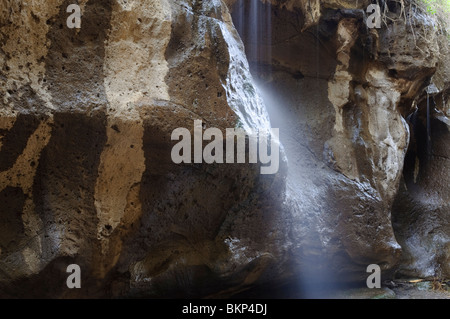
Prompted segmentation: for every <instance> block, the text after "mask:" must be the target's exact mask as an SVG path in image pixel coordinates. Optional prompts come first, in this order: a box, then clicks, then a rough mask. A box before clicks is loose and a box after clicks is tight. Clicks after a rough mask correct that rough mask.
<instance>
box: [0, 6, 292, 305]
mask: <svg viewBox="0 0 450 319" xmlns="http://www.w3.org/2000/svg"><path fill="white" fill-rule="evenodd" d="M5 5H6V7H2V12H1V21H2V23H1V25H2V30H1V31H2V32H1V40H0V43H1V48H2V51H1V52H2V71H1V75H2V76H1V81H2V86H1V87H2V91H1V93H2V107H1V119H0V123H1V137H2V138H1V144H0V146H1V156H0V159H1V160H0V162H1V180H0V183H1V184H0V187H1V189H0V194H1V195H0V196H1V198H2V205H1V219H2V224H1V227H2V229H1V233H2V235H1V242H0V247H1V248H0V249H1V251H0V254H1V255H0V257H1V258H0V269H1V272H0V273H1V276H0V286H1V290H0V291H1V292H0V294H1V295H2V296H42V297H56V296H59V297H77V296H78V297H79V296H83V297H93V296H126V295H128V296H143V295H146V296H153V297H155V296H156V297H163V296H174V297H176V296H205V295H208V294H216V293H219V292H220V291H222V290H227V289H229V292H228V293H227V294H231V293H232V292H233V291H235V290H239V289H242V288H241V286H242V287H245V286H247V285H249V284H251V283H252V282H253V281H255V280H256V279H257V278H258V277H259V275H261V274H262V273H264V272H265V271H266V268H267V267H268V265H270V264H273V263H274V260H275V258H276V255H277V253H278V250H279V249H278V248H277V245H274V244H271V242H273V241H274V240H275V239H274V238H276V236H272V238H267V236H266V235H267V233H269V232H270V231H273V225H274V224H273V223H271V222H270V221H271V219H272V218H276V217H273V216H272V214H273V212H272V210H271V209H270V207H271V206H274V205H275V206H276V202H277V201H276V200H275V201H272V200H270V198H271V197H273V196H275V197H281V196H280V195H279V194H282V193H283V188H284V186H283V185H284V184H283V169H281V170H280V174H278V175H274V176H271V177H267V178H264V177H261V176H259V166H258V165H256V164H252V165H250V164H238V165H206V164H192V165H188V164H186V165H176V164H174V163H173V162H172V160H171V157H170V154H171V148H172V146H173V144H175V142H172V141H171V133H172V131H173V130H174V129H175V128H178V127H186V128H188V129H189V130H191V131H192V130H193V124H194V120H196V119H201V120H202V121H203V123H204V125H205V127H204V128H207V127H218V128H221V129H225V128H233V127H236V126H238V125H239V126H240V127H243V128H244V129H247V130H248V129H256V130H258V129H266V128H268V127H269V121H268V116H267V113H266V111H265V109H264V107H263V105H262V102H261V100H260V98H259V97H258V95H257V91H256V89H255V88H254V87H253V83H252V79H251V77H250V74H249V71H248V65H247V61H246V59H245V56H244V54H243V48H242V43H241V41H240V39H239V37H238V35H237V33H236V31H235V30H234V28H233V26H232V24H231V22H230V21H231V18H230V17H229V14H228V9H227V8H226V6H225V5H224V4H222V3H221V2H220V1H208V2H205V3H204V4H201V3H197V2H193V1H159V0H158V1H151V2H150V3H149V2H148V1H147V2H145V3H144V2H143V1H134V2H128V3H127V2H123V1H112V0H111V1H110V0H104V1H82V3H81V4H80V6H81V9H82V13H83V15H82V26H81V28H80V29H69V28H67V26H66V19H67V16H68V14H67V13H66V8H67V6H68V5H69V1H53V2H46V3H45V5H37V4H35V3H32V4H27V3H23V4H21V3H18V2H17V1H8V2H7V3H6V4H5ZM26 37H29V38H28V40H27V41H25V40H24V39H25V38H26ZM242 87H246V88H247V90H246V91H243V90H241V88H242ZM273 184H274V185H273ZM277 185H278V186H277ZM273 187H275V188H273ZM264 198H265V199H264ZM247 218H250V220H251V221H252V223H254V224H256V225H260V227H258V226H256V225H255V227H258V228H259V229H266V231H264V232H262V233H258V234H254V236H257V237H258V238H256V239H254V241H253V240H251V239H249V236H245V237H240V236H239V235H240V233H244V234H245V233H246V231H247V230H243V229H242V226H241V225H240V224H241V223H243V221H242V220H243V219H247ZM278 231H279V230H278ZM252 233H253V232H252ZM261 236H262V237H261ZM253 242H257V243H258V245H254V244H253ZM247 245H251V249H248V251H246V250H247V248H246V247H247ZM70 263H77V264H79V265H80V266H81V269H82V271H83V281H84V284H83V288H82V289H81V290H79V291H70V290H68V289H65V288H64V282H65V277H66V273H65V271H66V267H67V266H68V265H69V264H70ZM55 274H56V275H55Z"/></svg>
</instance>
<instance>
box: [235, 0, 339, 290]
mask: <svg viewBox="0 0 450 319" xmlns="http://www.w3.org/2000/svg"><path fill="white" fill-rule="evenodd" d="M272 9H273V8H272V5H271V3H270V1H265V0H238V1H237V2H236V3H235V5H234V7H233V12H232V17H233V23H234V25H235V27H236V29H237V31H238V33H239V35H240V36H241V39H242V41H243V43H244V46H245V52H246V56H247V60H248V62H249V65H250V71H251V73H252V76H253V78H254V82H255V83H256V86H257V87H258V90H259V92H260V95H261V97H262V99H263V101H264V104H265V107H266V109H267V111H268V113H269V116H270V123H271V125H272V127H276V128H279V129H280V142H281V144H282V145H284V148H285V151H286V156H287V160H288V176H287V188H288V195H287V196H288V197H291V198H293V201H294V202H295V204H294V205H295V206H296V208H295V209H294V210H295V212H294V213H293V214H297V217H295V218H297V220H305V218H308V219H309V222H310V225H311V229H309V230H307V231H312V232H314V230H312V229H313V228H315V227H316V226H315V223H316V222H317V221H315V220H314V218H318V217H317V216H318V215H314V214H310V213H308V211H310V210H311V208H312V207H314V205H315V204H314V200H311V199H314V198H318V197H319V196H318V195H317V192H320V191H322V190H321V189H320V187H315V186H314V185H313V184H312V183H311V181H313V180H314V178H315V177H314V176H312V175H314V174H315V173H314V171H311V170H310V169H309V168H308V165H306V164H303V163H302V161H303V159H304V158H305V157H304V155H302V154H304V153H305V151H306V152H308V151H307V150H306V149H305V146H304V145H302V143H300V141H301V140H302V139H305V137H304V136H303V133H302V129H301V127H300V124H299V122H302V119H301V117H302V116H303V115H302V114H301V113H300V111H299V110H300V109H301V108H300V107H299V106H298V104H297V103H301V101H303V100H304V99H314V96H313V95H308V92H305V94H306V95H305V96H301V99H299V98H300V93H299V92H300V90H305V88H304V87H301V86H298V88H299V92H295V93H294V92H292V94H291V93H289V91H286V89H285V88H281V89H280V87H283V85H282V84H281V86H280V83H282V82H277V81H278V78H277V74H276V73H275V72H278V71H275V69H274V68H273V61H272V58H273V51H272V50H273V49H274V48H276V44H275V43H274V41H273V38H274V37H273V34H272V32H273V27H274V25H273V24H274V23H278V22H277V20H275V19H276V18H275V16H274V15H273V10H272ZM315 30H316V32H318V29H315ZM316 39H318V37H316ZM316 46H317V47H316V50H317V52H319V42H318V40H317V41H316ZM298 58H299V59H302V58H303V57H302V52H298ZM314 62H315V63H316V68H317V70H319V67H320V66H319V64H320V58H319V54H317V55H316V57H315V61H314ZM314 62H313V63H314ZM289 77H290V78H291V79H292V76H291V75H290V76H289ZM318 78H319V74H318V71H317V73H316V80H315V81H317V80H318ZM281 81H283V80H281ZM294 81H295V80H294ZM297 83H300V82H297ZM312 83H313V84H314V83H316V82H314V80H312ZM291 84H292V82H291ZM295 85H300V84H295ZM302 92H303V91H302ZM325 92H326V91H325ZM292 96H296V97H297V99H295V98H294V99H293V98H292ZM305 101H306V100H305ZM310 102H317V103H320V101H310ZM309 167H310V166H309ZM314 210H315V211H319V210H320V209H319V208H318V207H315V208H314ZM304 214H307V215H309V217H305V216H304ZM312 215H314V216H313V217H310V216H312ZM302 227H303V226H300V224H299V226H298V227H297V226H296V225H293V226H292V229H293V231H294V232H298V233H300V235H299V237H301V236H303V234H306V232H305V231H304V229H302ZM289 231H292V230H289ZM308 236H309V235H308ZM314 236H316V234H314ZM295 245H297V243H294V246H295ZM319 264H321V265H324V264H326V261H325V259H324V257H323V256H321V255H320V254H315V256H314V257H313V258H312V259H311V261H305V260H302V265H303V266H302V269H301V270H299V272H300V273H302V274H301V275H300V277H301V278H299V282H298V283H292V285H294V286H295V287H294V288H292V287H289V288H288V289H294V290H296V292H295V293H294V294H293V295H292V296H298V295H299V293H300V295H301V296H302V297H306V298H315V297H321V296H322V295H321V294H322V291H318V290H317V289H316V288H317V281H322V282H331V281H332V280H331V278H332V277H333V274H330V273H327V272H326V271H322V270H320V269H321V268H319ZM331 286H332V285H331V284H330V285H329V286H327V287H326V288H325V289H328V287H331ZM292 296H289V297H292Z"/></svg>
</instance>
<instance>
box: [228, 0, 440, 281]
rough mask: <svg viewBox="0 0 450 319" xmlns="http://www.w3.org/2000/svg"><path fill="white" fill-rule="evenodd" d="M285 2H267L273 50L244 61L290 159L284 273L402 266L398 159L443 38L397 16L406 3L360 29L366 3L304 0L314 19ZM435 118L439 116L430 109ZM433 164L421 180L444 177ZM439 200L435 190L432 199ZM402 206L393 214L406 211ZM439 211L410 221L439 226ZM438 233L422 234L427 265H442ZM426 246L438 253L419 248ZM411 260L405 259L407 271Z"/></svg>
mask: <svg viewBox="0 0 450 319" xmlns="http://www.w3.org/2000/svg"><path fill="white" fill-rule="evenodd" d="M246 3H247V2H245V1H238V2H235V3H234V5H233V7H232V8H233V10H232V14H233V16H236V17H237V16H239V15H240V14H241V13H237V12H236V10H240V9H239V8H241V10H242V8H244V10H245V9H247V8H249V6H248V5H245V4H246ZM288 3H291V4H292V5H291V6H287V5H286V2H284V1H283V2H282V1H272V4H273V6H272V16H271V21H272V24H273V27H272V29H273V33H272V38H271V41H270V43H271V44H272V46H271V48H270V49H271V58H272V60H270V61H268V60H267V59H260V60H258V61H254V63H253V64H252V70H253V73H254V75H256V77H257V78H258V81H259V85H260V87H261V88H262V90H261V91H262V92H263V96H264V97H265V102H266V104H267V105H268V109H269V113H270V116H271V120H272V124H273V125H274V126H280V127H282V129H281V142H282V143H283V145H284V146H285V149H286V154H287V158H288V163H289V165H288V166H289V167H288V178H287V199H288V200H287V202H286V203H287V207H286V209H287V210H288V211H289V212H290V214H292V215H291V216H292V217H291V218H292V220H293V222H292V225H293V227H292V228H291V233H290V236H289V239H290V243H291V244H292V246H290V249H291V252H292V255H291V258H292V259H291V261H292V263H293V265H294V266H292V269H293V270H292V271H293V272H298V273H299V274H300V278H301V279H302V280H303V279H304V278H305V277H311V276H315V278H321V277H322V278H323V279H324V280H325V281H329V280H336V279H337V280H353V281H354V280H357V281H358V280H361V281H362V280H363V277H364V276H365V274H364V271H365V267H366V266H367V265H368V264H370V263H377V264H379V265H380V266H381V267H382V269H384V270H385V276H386V278H387V276H389V270H391V271H392V270H396V269H397V268H396V266H399V265H400V264H402V266H400V268H399V269H400V270H402V269H404V267H403V263H404V262H405V260H406V259H408V258H410V259H411V258H413V257H411V256H410V255H411V254H410V250H412V247H413V246H414V244H412V243H411V244H408V245H406V244H405V240H404V239H403V238H404V237H403V236H404V235H402V234H403V233H401V232H406V233H408V235H405V236H406V237H409V236H411V235H412V232H413V231H412V230H409V231H406V230H405V229H406V227H407V222H404V223H403V224H402V225H403V226H404V227H405V229H402V230H401V231H400V228H401V226H399V224H395V226H396V227H395V229H394V228H393V227H392V221H391V220H392V209H391V208H392V205H393V203H394V201H395V202H396V203H397V202H398V199H397V194H398V188H399V186H400V184H402V185H403V181H402V178H403V177H402V176H403V171H404V159H405V156H406V153H407V150H408V147H410V148H411V146H410V145H409V144H410V140H411V139H412V140H414V132H411V131H412V128H411V127H410V124H409V123H408V122H407V121H406V118H407V116H408V114H410V113H411V112H413V111H414V107H415V103H416V102H417V101H419V100H421V99H423V97H422V94H423V93H422V92H423V89H424V88H425V87H426V86H427V85H428V83H429V80H430V77H431V76H432V75H433V74H434V73H435V72H436V70H438V72H437V73H436V74H437V75H438V76H439V78H440V79H442V78H445V77H446V76H445V75H444V74H446V73H445V72H446V71H445V65H446V64H445V62H444V61H440V59H442V58H443V57H445V56H446V52H447V51H446V50H447V46H448V45H447V42H445V41H444V42H443V41H442V39H440V38H439V35H436V34H435V31H434V29H433V26H432V23H430V22H429V20H428V19H429V18H426V17H425V15H423V14H422V13H420V12H415V13H414V14H411V15H407V16H405V17H406V22H407V23H406V24H405V17H404V16H401V19H400V18H399V14H400V13H401V12H405V11H402V8H401V6H399V5H398V4H395V3H393V2H392V3H390V2H389V3H387V7H386V8H383V10H384V9H385V10H386V12H387V13H386V14H387V15H388V18H389V19H386V20H385V21H386V23H383V25H382V28H381V29H378V30H377V29H368V28H367V27H366V25H365V21H364V19H365V18H364V14H363V12H362V10H364V9H365V8H366V6H367V4H364V3H358V4H355V3H343V2H342V3H341V2H338V1H332V2H327V1H320V2H318V1H317V2H312V3H313V4H316V5H318V6H319V7H320V8H319V9H317V10H316V11H313V12H318V14H317V15H316V16H317V19H315V21H314V23H311V21H308V20H307V19H306V18H305V17H304V16H305V15H308V11H307V10H306V11H305V8H304V7H302V5H301V1H297V2H296V1H291V2H288ZM310 3H311V2H310ZM313 4H311V5H313ZM302 12H303V14H304V16H302ZM305 12H306V13H305ZM247 14H250V12H248V13H247ZM294 16H297V17H298V18H297V19H293V17H294ZM293 21H295V22H293ZM411 28H412V29H413V31H414V32H416V33H420V34H421V35H422V37H421V36H419V35H418V34H413V32H412V31H411ZM238 29H239V28H238ZM299 30H304V31H303V32H301V33H299ZM263 38H264V36H263ZM243 39H244V44H245V45H246V47H247V46H250V47H253V46H255V43H254V40H252V39H249V38H247V37H245V35H244V37H243ZM247 42H248V43H247ZM267 42H268V41H265V43H267ZM266 56H267V54H266ZM436 82H437V80H436ZM444 82H445V81H444ZM440 90H441V92H442V90H445V89H444V86H441V89H440ZM324 93H326V94H327V96H324ZM439 97H441V95H439ZM414 101H416V102H414ZM441 104H443V105H445V102H443V103H441ZM421 109H422V110H423V105H422V106H421ZM440 118H441V121H442V120H443V118H445V116H444V117H442V113H440ZM445 121H447V120H445ZM436 126H437V124H436ZM443 127H444V126H443ZM444 131H445V129H444ZM411 136H412V137H411ZM439 136H440V138H439V142H437V143H438V144H439V145H446V142H444V141H443V140H445V139H446V138H445V137H442V136H443V135H442V134H439ZM433 145H434V144H433ZM443 147H444V148H445V146H443ZM436 165H437V167H439V168H437V167H435V168H434V169H433V170H434V172H433V173H432V172H431V170H432V169H429V170H428V172H427V174H428V175H429V176H432V177H429V179H430V180H431V179H434V178H437V176H440V175H441V174H446V175H447V173H444V172H443V171H445V170H446V166H445V165H444V164H437V163H436ZM405 170H408V168H405ZM424 174H425V173H424ZM435 174H436V175H435ZM444 184H446V182H445V181H444ZM438 188H439V189H441V188H446V187H445V186H442V185H439V186H438V185H436V191H437V189H438ZM444 193H445V191H444ZM424 196H425V195H424ZM444 197H445V196H444ZM445 203H446V200H445V199H442V198H441V200H440V204H439V205H444V206H445V205H446V204H445ZM396 205H397V204H396ZM424 205H425V204H424ZM425 206H426V205H425ZM408 207H409V206H408ZM403 208H404V209H403V210H402V213H401V214H402V216H404V215H407V214H410V216H413V215H414V213H413V211H409V208H405V207H403ZM408 211H409V213H407V212H408ZM426 211H428V209H427V210H426ZM445 212H446V208H444V209H443V210H440V211H439V212H435V215H436V218H435V219H438V220H440V221H439V222H436V223H435V222H431V221H427V222H425V220H426V217H424V216H425V215H426V213H425V212H423V213H421V215H422V216H423V219H422V220H421V221H419V222H417V223H416V225H417V226H416V227H419V228H421V227H424V228H427V227H428V228H430V227H431V228H433V227H437V228H438V229H440V233H441V234H447V233H448V231H447V230H446V227H447V226H446V225H448V219H447V217H446V215H447V213H445ZM394 213H395V215H396V216H397V212H396V211H395V210H394ZM399 214H400V213H399ZM416 215H417V214H416ZM437 216H439V217H437ZM399 218H400V217H399ZM418 225H421V226H418ZM424 225H429V226H424ZM431 225H432V226H431ZM397 226H398V227H397ZM444 229H445V230H444ZM428 231H429V229H428V230H423V231H422V234H427V233H428ZM420 236H422V235H420ZM420 236H419V237H420ZM427 236H428V235H426V236H422V237H427ZM446 236H447V235H442V236H440V237H439V236H438V237H439V239H437V240H436V241H435V242H433V241H432V240H428V239H425V238H422V237H421V238H422V239H420V240H422V241H427V240H428V243H429V244H428V246H426V248H423V249H422V252H423V254H422V255H421V258H422V259H423V260H425V258H428V259H429V260H428V261H427V262H428V263H429V264H431V265H433V267H439V268H440V267H444V268H445V267H446V266H445V263H446V262H445V261H444V262H442V260H445V259H446V258H447V257H444V256H448V252H447V251H448V249H447V248H445V247H444V246H445V245H446V244H445V243H446V242H447V239H446V238H447V237H446ZM428 237H429V236H428ZM400 244H401V245H400ZM422 247H425V246H424V245H422ZM432 247H433V248H432ZM402 248H403V249H402ZM430 249H434V250H436V251H439V253H437V255H438V256H440V257H436V258H435V257H434V254H430V255H428V257H425V256H427V254H426V253H425V251H427V250H430ZM402 250H403V254H402ZM402 256H403V257H402ZM406 256H410V257H406ZM419 259H420V258H419ZM438 260H439V261H438ZM407 263H408V262H407ZM416 266H417V265H416ZM416 266H411V264H409V265H408V267H406V268H408V269H410V270H411V269H416V270H417V267H416ZM402 271H403V270H402ZM418 273H420V272H417V271H416V272H415V274H416V275H417V274H418ZM409 274H410V275H411V272H409ZM420 274H421V275H423V273H420ZM439 276H443V277H446V276H448V273H446V272H444V273H442V272H441V273H439ZM358 278H359V279H358Z"/></svg>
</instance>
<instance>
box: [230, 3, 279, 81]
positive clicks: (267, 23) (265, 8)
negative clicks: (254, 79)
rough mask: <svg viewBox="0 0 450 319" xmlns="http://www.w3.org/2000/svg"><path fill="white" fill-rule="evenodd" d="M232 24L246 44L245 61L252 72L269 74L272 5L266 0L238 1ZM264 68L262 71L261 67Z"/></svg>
mask: <svg viewBox="0 0 450 319" xmlns="http://www.w3.org/2000/svg"><path fill="white" fill-rule="evenodd" d="M233 16H234V17H235V19H234V24H235V27H236V29H237V31H238V32H239V34H240V35H241V38H242V40H243V42H244V43H245V44H246V47H245V50H246V55H247V60H248V62H249V64H250V66H251V68H252V71H253V72H257V73H258V74H259V73H266V72H267V71H269V72H270V65H271V63H272V47H271V46H272V5H271V3H270V1H268V0H249V1H248V0H247V1H246V0H238V2H237V4H236V5H235V7H234V11H233ZM261 66H264V69H263V67H261Z"/></svg>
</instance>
